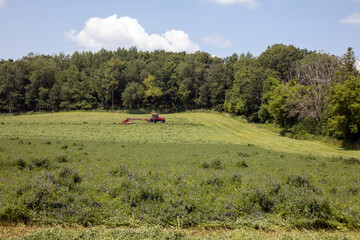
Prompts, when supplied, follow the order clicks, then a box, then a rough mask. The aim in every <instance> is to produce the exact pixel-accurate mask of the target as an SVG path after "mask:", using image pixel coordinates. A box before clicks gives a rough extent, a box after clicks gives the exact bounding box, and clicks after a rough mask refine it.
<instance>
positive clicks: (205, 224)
mask: <svg viewBox="0 0 360 240" xmlns="http://www.w3.org/2000/svg"><path fill="white" fill-rule="evenodd" d="M161 115H162V114H161ZM130 116H136V117H139V118H149V117H150V115H149V114H145V115H130V114H125V113H109V112H66V113H47V114H43V113H41V114H25V115H16V116H10V115H1V116H0V123H1V124H0V198H1V202H0V230H1V231H0V234H1V235H3V236H10V235H7V233H8V232H10V233H14V234H15V233H16V232H17V231H18V232H23V233H26V232H32V231H39V233H38V234H37V233H34V234H33V235H30V237H29V239H32V238H34V239H39V238H40V239H46V237H48V238H49V236H53V238H57V237H58V236H67V237H68V238H71V236H73V237H75V236H83V237H86V236H90V235H93V236H96V238H97V239H101V238H104V237H108V236H109V234H110V235H113V236H118V237H119V238H122V237H125V236H126V237H129V239H136V237H134V236H139V238H143V237H144V238H149V239H152V237H149V236H150V235H152V236H155V235H156V236H160V235H161V236H160V237H159V238H160V239H176V238H177V237H178V238H187V237H188V238H189V239H196V236H204V237H205V236H213V237H215V236H219V239H221V238H222V237H223V238H234V239H237V238H242V237H241V236H243V238H250V239H254V238H255V239H258V238H260V239H261V238H267V237H269V236H270V235H271V236H274V235H276V236H279V238H281V236H282V235H284V234H285V235H287V234H289V235H287V236H291V237H292V238H294V239H303V237H304V236H306V237H308V238H309V239H314V238H316V237H319V238H321V237H322V236H324V237H325V236H326V237H332V236H333V237H335V238H336V237H338V236H342V235H343V231H345V233H344V234H345V235H344V236H349V237H350V238H351V237H352V236H355V235H356V231H358V230H359V229H360V225H359V222H360V221H359V220H360V201H359V192H360V189H359V186H360V185H359V181H360V179H359V174H358V173H359V170H360V161H359V155H360V154H359V151H344V150H342V149H340V148H336V147H334V146H329V145H326V144H323V143H318V142H310V141H300V140H294V139H289V138H286V137H281V136H279V135H278V134H276V133H273V132H270V131H268V130H264V129H262V128H260V127H258V126H256V125H254V124H248V123H244V122H242V121H241V120H238V119H234V118H231V117H228V116H224V115H222V114H219V113H213V112H186V113H176V114H166V115H165V114H164V115H162V116H165V117H166V123H156V124H151V123H147V122H142V121H136V122H135V123H134V124H121V121H122V120H123V119H125V118H126V117H130ZM24 226H26V227H24ZM36 226H41V227H36ZM49 226H56V227H59V226H67V227H66V228H65V230H59V229H57V228H55V229H54V228H52V229H49ZM100 226H102V227H100ZM24 228H25V229H24ZM89 228H90V229H89ZM103 228H105V229H106V230H105V231H103V230H104V229H103ZM113 228H115V230H112V229H113ZM175 228H176V229H177V230H176V231H174V229H175ZM72 229H75V231H72ZM159 229H165V230H164V232H163V233H162V234H160V235H159V231H163V230H159ZM179 229H182V230H181V231H178V230H179ZM259 229H260V232H258V231H259ZM305 229H312V230H332V231H334V232H332V231H329V232H325V233H321V232H315V233H314V234H313V233H311V234H310V235H307V234H308V233H307V232H306V231H303V230H305ZM210 230H211V231H210ZM230 230H234V231H230ZM288 230H291V232H287V231H288ZM284 231H285V232H284ZM269 232H271V233H273V234H274V235H272V234H268V233H269ZM139 234H140V235H139ZM1 235H0V238H1ZM15 235H19V234H15ZM20 235H21V234H20ZM31 236H32V237H31ZM121 236H122V237H121ZM130 236H133V238H130ZM50 238H51V237H50Z"/></svg>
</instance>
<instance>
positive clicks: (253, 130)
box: [0, 112, 360, 157]
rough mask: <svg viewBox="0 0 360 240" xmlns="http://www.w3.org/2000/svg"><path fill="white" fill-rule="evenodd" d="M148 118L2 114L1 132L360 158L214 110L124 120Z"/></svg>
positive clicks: (4, 134)
mask: <svg viewBox="0 0 360 240" xmlns="http://www.w3.org/2000/svg"><path fill="white" fill-rule="evenodd" d="M134 116H135V117H137V118H149V117H150V115H149V114H145V115H138V114H137V115H131V114H126V113H109V112H64V113H49V114H32V115H31V114H29V115H19V116H0V122H2V123H4V124H3V125H1V126H0V127H1V137H2V138H4V137H8V138H11V137H18V138H25V139H32V138H35V139H44V140H46V139H49V140H51V139H59V140H85V141H87V140H96V141H112V142H113V141H115V142H140V143H188V144H197V143H226V144H240V145H246V144H254V145H256V146H258V147H261V148H265V149H269V150H274V151H278V152H289V153H301V154H314V155H319V156H330V157H331V156H343V157H360V151H348V150H343V149H342V148H340V147H335V146H331V145H328V144H325V143H320V142H315V141H304V140H296V139H290V138H286V137H282V136H280V135H279V134H277V133H274V132H271V131H268V130H266V129H264V128H259V127H257V126H256V125H255V124H247V123H244V122H243V121H241V120H237V119H234V118H231V117H229V116H225V115H223V114H218V113H214V112H186V113H177V114H165V115H162V116H165V117H166V124H153V125H151V124H148V123H147V122H141V121H136V122H135V124H132V125H130V124H121V121H122V120H124V119H125V118H127V117H134Z"/></svg>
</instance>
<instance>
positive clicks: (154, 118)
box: [122, 113, 165, 124]
mask: <svg viewBox="0 0 360 240" xmlns="http://www.w3.org/2000/svg"><path fill="white" fill-rule="evenodd" d="M135 120H140V121H146V122H151V123H156V122H163V123H164V122H165V117H159V114H158V113H153V114H152V115H151V118H150V119H147V118H126V119H125V120H124V121H122V123H128V124H133V123H134V122H133V121H135Z"/></svg>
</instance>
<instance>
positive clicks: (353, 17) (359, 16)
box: [341, 12, 360, 25]
mask: <svg viewBox="0 0 360 240" xmlns="http://www.w3.org/2000/svg"><path fill="white" fill-rule="evenodd" d="M341 23H344V24H355V25H360V13H358V12H355V13H352V14H350V15H349V16H348V17H346V18H344V19H343V20H341Z"/></svg>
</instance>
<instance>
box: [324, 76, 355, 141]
mask: <svg viewBox="0 0 360 240" xmlns="http://www.w3.org/2000/svg"><path fill="white" fill-rule="evenodd" d="M330 102H331V105H330V118H329V130H330V133H331V134H333V135H334V136H335V137H337V138H340V139H344V140H345V141H350V142H355V141H357V140H358V139H359V138H360V77H359V76H351V77H349V79H347V80H345V82H344V83H343V84H341V83H338V84H336V85H335V86H333V87H332V88H331V91H330Z"/></svg>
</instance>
